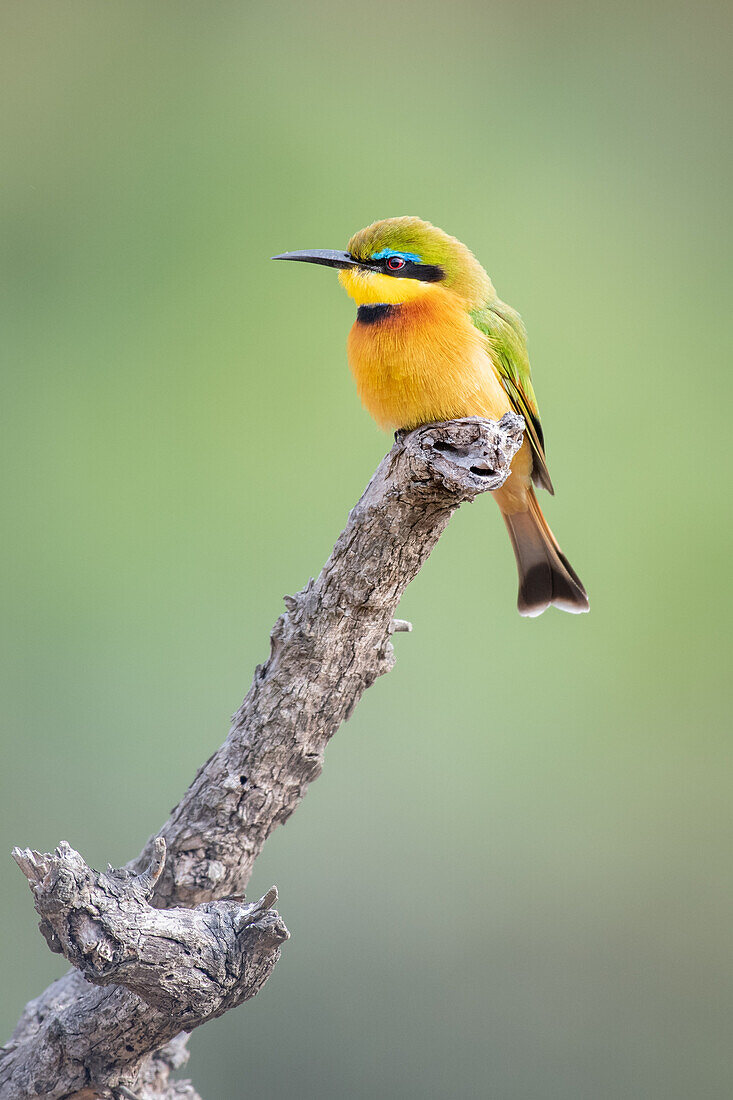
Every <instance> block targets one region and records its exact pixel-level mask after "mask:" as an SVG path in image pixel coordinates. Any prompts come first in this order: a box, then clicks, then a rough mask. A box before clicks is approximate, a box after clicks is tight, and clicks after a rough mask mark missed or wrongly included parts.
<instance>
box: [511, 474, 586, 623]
mask: <svg viewBox="0 0 733 1100" xmlns="http://www.w3.org/2000/svg"><path fill="white" fill-rule="evenodd" d="M530 492H531V495H530V506H529V511H527V512H515V513H514V514H513V515H504V522H505V523H506V525H507V530H508V531H509V537H510V538H511V540H512V546H513V547H514V556H515V558H516V559H517V571H518V573H519V595H518V597H517V608H518V610H519V614H520V615H529V616H534V615H541V614H542V612H543V611H546V610H547V608H548V607H549V606H550V605H551V604H553V605H554V606H555V607H559V608H560V609H561V610H562V611H570V612H572V613H573V614H576V615H577V614H579V613H580V612H581V611H588V609H589V606H590V605H589V603H588V596H587V594H586V591H585V588H583V584H582V581H581V580H580V577H579V576H578V574H577V573H576V572H575V570H574V569H573V567H572V565H571V564H570V562H569V561H568V559H567V558H566V557H565V555H564V554H563V552H562V550H561V549H560V547H559V546H558V544H557V540H556V539H555V536H554V535H553V533H552V531H551V530H550V528H549V527H548V526H547V520H546V519H545V517H544V516H543V515H542V512H541V510H540V506H539V504H538V503H537V498H536V497H535V495H534V492H533V491H530Z"/></svg>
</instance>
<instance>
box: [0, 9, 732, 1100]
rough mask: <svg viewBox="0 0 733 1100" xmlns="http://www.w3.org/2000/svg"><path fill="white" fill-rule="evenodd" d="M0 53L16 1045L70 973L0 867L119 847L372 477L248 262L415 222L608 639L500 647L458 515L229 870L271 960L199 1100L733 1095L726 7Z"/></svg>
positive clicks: (361, 443) (391, 23) (161, 804)
mask: <svg viewBox="0 0 733 1100" xmlns="http://www.w3.org/2000/svg"><path fill="white" fill-rule="evenodd" d="M0 24H1V29H2V55H3V56H2V71H3V86H4V94H3V96H2V103H1V106H0V111H1V112H2V123H3V153H2V222H3V226H2V237H3V249H4V251H5V259H4V260H3V263H2V276H3V280H4V283H5V288H4V293H3V296H2V298H3V312H4V313H5V319H4V320H3V322H2V355H3V359H4V366H3V383H2V426H1V427H2V430H1V434H0V447H1V448H2V466H3V479H2V480H3V485H2V516H3V528H4V532H3V538H2V550H1V553H2V563H1V569H2V646H3V653H2V676H3V686H2V699H3V702H2V715H3V730H2V778H1V788H0V799H1V805H0V823H1V829H0V840H1V848H2V852H3V853H4V855H3V857H2V858H3V861H4V862H3V863H2V868H3V869H2V883H3V886H2V891H1V898H0V922H1V924H2V929H3V936H2V960H1V962H0V967H1V973H2V983H1V984H2V989H3V996H2V1003H1V1005H0V1011H1V1013H2V1021H0V1023H1V1024H2V1027H1V1028H0V1032H2V1035H3V1036H7V1035H8V1034H9V1033H10V1031H11V1029H12V1026H13V1025H14V1023H15V1020H16V1019H17V1016H18V1014H19V1012H20V1010H21V1008H22V1006H23V1004H24V1003H25V1001H26V1000H27V999H29V998H30V997H31V996H33V995H35V994H37V993H38V992H40V990H41V989H42V988H44V986H45V985H46V984H47V983H48V981H49V980H50V979H51V978H52V977H53V976H55V975H56V974H58V973H60V972H61V971H62V970H63V969H64V964H63V961H62V960H59V959H58V958H56V957H54V956H51V955H50V954H49V952H48V950H47V948H46V946H45V944H44V942H43V940H42V939H41V937H40V936H39V935H38V932H37V930H36V921H35V917H34V913H33V909H32V904H31V898H30V895H29V892H28V888H27V886H26V884H25V881H24V879H23V877H22V876H21V875H20V874H19V873H18V871H17V870H16V868H15V866H14V865H13V863H12V862H11V860H10V857H9V849H10V847H11V845H12V844H16V843H17V844H22V845H31V846H33V847H36V848H40V849H42V850H43V849H48V848H52V847H53V846H54V845H55V844H56V843H58V841H59V840H61V839H62V838H65V839H68V840H69V841H70V842H71V843H72V844H73V845H74V846H75V847H77V848H78V849H79V850H80V851H81V852H82V853H83V854H84V856H85V857H86V858H87V859H88V860H89V861H90V862H92V863H93V864H95V865H97V866H99V865H104V864H105V863H106V862H107V861H108V860H110V861H111V862H113V863H121V862H124V861H125V860H127V859H128V858H130V857H131V856H133V855H135V854H136V853H137V852H138V851H139V849H140V848H141V846H142V844H143V842H144V841H145V840H146V838H147V837H148V836H149V834H151V833H152V832H154V831H155V830H156V829H157V827H158V826H159V825H160V823H161V822H162V821H163V820H164V819H165V817H166V816H167V812H168V809H169V808H170V807H171V806H172V805H173V804H174V803H175V802H176V801H177V799H178V797H179V796H180V794H181V793H182V791H183V790H184V789H185V787H186V786H187V784H188V782H189V781H190V779H191V778H192V776H193V774H194V772H195V770H196V768H197V767H198V765H199V764H200V763H201V762H202V761H203V760H205V759H206V757H207V756H208V755H209V754H210V753H211V752H212V751H213V750H214V749H215V748H216V747H217V746H218V745H219V743H220V742H221V741H222V739H223V737H224V736H225V734H226V731H227V728H228V718H229V715H230V714H231V713H232V712H233V711H234V710H235V708H236V707H237V706H238V704H239V702H240V700H241V698H242V696H243V694H244V692H245V690H246V688H247V687H248V685H249V681H250V677H251V672H252V669H253V667H254V665H255V664H256V663H257V662H258V661H260V660H262V659H263V657H264V656H265V655H266V654H267V651H268V631H269V629H270V626H271V624H272V623H273V621H274V620H275V618H276V617H277V615H278V614H279V613H280V611H281V610H282V601H281V596H282V594H283V593H285V592H292V591H294V590H296V589H298V588H299V587H301V586H302V585H303V584H304V582H305V581H307V579H308V577H309V576H311V575H312V574H314V573H316V572H317V570H318V569H319V568H320V566H321V565H322V563H323V561H324V560H325V558H326V556H327V554H328V553H329V551H330V548H331V546H332V544H333V542H334V539H335V537H336V536H337V534H338V533H339V531H340V529H341V527H342V526H343V523H344V521H345V518H346V515H347V512H348V509H349V508H350V507H351V505H352V504H353V503H354V502H355V500H356V499H357V497H358V495H359V493H360V491H361V489H362V488H363V486H364V484H365V483H366V481H367V479H368V478H369V476H370V474H371V472H372V470H373V468H374V467H375V465H376V463H377V462H378V460H379V459H380V457H381V455H382V454H383V452H384V451H385V450H386V448H387V447H388V445H389V442H390V440H389V438H388V437H386V436H384V435H382V434H380V433H379V431H378V430H377V429H376V428H375V427H374V426H373V424H372V423H371V421H370V420H369V418H368V417H367V415H366V414H365V413H364V412H363V411H362V410H361V409H360V408H359V404H358V401H357V398H356V394H355V392H354V388H353V384H352V381H351V379H350V377H349V373H348V370H347V368H346V363H345V350H344V344H345V339H346V333H347V330H348V327H349V325H350V324H351V320H352V316H353V305H352V304H351V303H350V302H349V300H348V299H347V298H346V296H345V295H344V294H343V292H342V291H341V290H340V288H339V287H338V286H337V285H336V279H335V276H334V275H333V273H330V272H327V271H325V270H321V269H315V268H304V267H298V266H296V265H281V264H271V263H269V262H268V257H269V256H270V255H272V254H273V253H275V252H281V251H283V250H286V249H291V248H304V247H309V246H320V247H332V248H342V247H344V246H345V244H346V242H347V240H348V238H349V236H350V235H351V233H352V232H353V231H355V230H356V229H359V228H360V227H361V226H363V225H365V224H367V223H368V222H370V221H372V220H374V219H375V218H379V217H387V216H394V215H398V214H405V213H410V214H413V213H414V214H419V215H421V216H422V217H425V218H428V219H430V220H432V221H434V222H435V223H436V224H438V225H441V226H443V227H444V228H445V229H447V230H448V231H449V232H452V233H454V234H456V235H457V236H458V237H460V238H461V239H463V240H465V241H466V242H467V243H468V244H469V245H470V246H471V247H472V248H473V250H474V251H475V252H476V253H477V255H478V256H479V257H480V258H481V260H482V261H483V262H484V264H485V265H486V267H487V268H488V270H489V272H490V274H491V275H492V277H493V279H494V282H495V284H496V286H497V288H498V291H499V293H500V294H501V296H502V297H504V298H505V299H506V300H507V301H509V302H510V303H512V304H513V305H515V306H516V307H517V308H518V309H520V311H521V312H522V314H523V316H524V318H525V321H526V322H527V325H528V328H529V332H530V350H531V353H532V361H533V365H534V374H535V382H536V388H537V391H538V394H539V398H540V405H541V408H542V413H543V420H544V423H545V428H546V434H547V437H548V440H549V457H550V466H551V469H552V473H553V478H554V480H555V484H556V487H557V496H556V498H555V499H554V500H551V501H550V500H549V499H548V498H546V497H545V498H544V501H543V503H545V504H546V512H547V515H548V517H549V520H550V522H551V524H552V526H553V528H554V529H555V530H556V532H557V533H558V535H559V537H560V539H561V542H562V544H563V547H564V548H565V549H566V551H567V553H568V555H569V557H570V558H571V560H572V562H573V564H574V565H575V566H576V567H577V569H578V571H579V572H580V574H581V576H582V577H583V579H584V580H585V582H586V584H587V587H588V589H589V592H590V594H591V601H592V607H593V609H592V612H591V614H590V615H589V616H584V617H581V618H575V617H571V616H567V615H562V614H559V613H557V612H551V613H548V614H546V615H545V616H543V617H542V618H541V619H539V620H534V621H528V620H523V619H520V618H519V617H518V616H517V614H516V612H515V610H514V602H515V588H516V585H515V573H514V564H513V560H512V554H511V551H510V548H509V544H508V540H507V538H506V534H505V531H504V528H503V524H501V522H500V520H499V516H498V514H497V512H496V510H495V509H494V508H493V507H492V506H491V504H490V502H489V501H487V500H482V501H480V502H478V503H477V504H476V505H475V506H474V507H471V508H464V509H463V510H462V512H461V513H460V514H458V515H457V516H456V517H455V519H454V520H453V522H452V523H451V525H450V528H449V529H448V531H447V532H446V534H445V535H444V537H443V539H442V540H441V543H440V545H439V546H438V548H437V550H436V551H435V553H434V554H433V556H432V558H431V560H430V561H429V563H428V564H427V566H426V567H425V569H424V570H423V572H422V574H421V575H420V577H419V578H418V579H417V580H416V581H415V583H414V584H413V585H412V587H411V589H410V590H409V592H408V593H407V595H406V597H405V599H404V601H403V604H402V610H401V614H402V615H404V616H405V617H406V618H409V619H411V620H412V621H413V623H414V626H415V630H414V633H413V634H411V635H409V636H400V637H398V638H397V639H396V647H397V650H398V663H397V667H396V669H395V671H394V672H392V673H391V674H390V675H389V676H388V677H384V678H383V679H381V680H380V681H379V682H378V683H377V684H376V685H375V687H373V688H372V690H371V691H369V692H368V693H367V695H366V696H365V698H364V699H363V701H362V703H361V705H360V707H359V709H358V711H357V713H356V715H355V716H354V718H353V719H352V720H351V722H350V723H349V724H348V725H347V726H346V727H344V728H343V729H342V730H341V731H340V732H339V733H338V735H337V736H336V738H335V739H334V741H333V742H332V744H331V746H330V748H329V750H328V754H327V759H326V768H325V771H324V774H323V776H322V777H321V778H320V779H319V780H318V782H317V784H316V785H315V786H314V787H313V789H312V790H311V791H310V793H309V795H308V798H307V799H306V801H305V803H304V804H303V806H302V807H301V808H300V809H299V811H298V813H297V814H296V816H295V817H294V818H292V819H291V821H290V822H289V823H288V825H287V827H286V828H285V829H281V830H279V831H278V832H277V833H276V834H275V835H274V836H273V837H272V839H271V841H270V842H269V844H268V846H267V848H266V850H265V852H264V853H263V855H262V857H261V859H260V860H259V862H258V864H257V868H256V872H255V875H254V879H253V882H252V892H253V893H254V894H257V893H261V892H263V891H264V889H266V888H267V887H268V886H270V884H271V883H272V882H276V883H277V884H278V886H279V888H280V892H281V911H282V913H283V916H284V918H285V920H286V922H287V924H288V926H289V927H290V929H291V932H292V940H291V941H290V943H289V944H287V945H286V947H285V949H284V952H283V958H282V961H281V963H280V965H279V966H278V968H277V970H276V972H275V974H274V975H273V977H272V979H271V980H270V982H269V983H268V985H267V986H266V988H265V990H264V991H263V993H262V995H261V996H260V997H258V998H257V1000H256V1001H254V1002H252V1003H250V1004H248V1005H246V1006H244V1007H242V1008H240V1009H238V1010H237V1011H235V1012H232V1013H230V1014H229V1015H227V1016H226V1017H225V1018H224V1019H222V1020H221V1021H219V1022H217V1023H215V1024H213V1025H209V1026H207V1027H206V1028H204V1029H202V1030H201V1031H200V1032H198V1033H196V1034H195V1035H194V1036H193V1038H192V1040H191V1049H192V1061H191V1064H190V1066H189V1071H190V1074H191V1076H192V1077H193V1078H194V1081H195V1082H196V1084H197V1087H198V1088H199V1089H200V1091H201V1093H202V1095H203V1096H204V1097H205V1100H221V1098H223V1100H229V1098H237V1097H240V1096H250V1095H252V1096H254V1095H266V1096H268V1097H272V1098H276V1100H284V1098H290V1097H298V1098H304V1100H310V1098H312V1100H316V1098H317V1100H341V1098H344V1097H353V1098H357V1100H362V1098H364V1100H366V1098H373V1097H405V1098H411V1100H412V1098H415V1100H417V1098H422V1097H440V1098H469V1097H492V1098H498V1100H554V1098H557V1100H581V1098H582V1100H585V1098H594V1100H611V1098H614V1100H615V1098H621V1097H634V1098H637V1097H638V1098H654V1100H657V1098H659V1100H661V1098H664V1100H677V1098H679V1100H688V1098H692V1097H695V1098H713V1097H715V1098H717V1097H720V1098H723V1097H726V1098H727V1097H730V1095H731V1093H732V1091H733V1086H732V1084H731V1076H732V1073H733V1058H732V1057H731V1037H730V1028H731V1010H732V1009H733V942H732V937H731V932H730V928H731V912H732V909H733V877H732V875H731V859H730V849H731V831H732V829H733V799H732V798H731V794H732V791H733V782H732V779H733V776H732V775H731V767H730V760H731V747H730V742H729V736H728V708H729V698H730V696H729V691H730V679H731V677H730V671H729V669H730V657H731V653H730V646H729V642H728V630H729V614H730V605H729V604H728V605H727V606H726V604H725V595H726V588H727V581H728V562H729V556H730V552H731V519H730V509H729V500H730V490H729V485H728V465H727V462H726V461H725V460H726V455H725V452H724V448H723V440H722V438H721V436H722V434H723V433H722V432H721V430H720V429H719V427H718V423H717V420H718V417H717V414H716V410H719V409H724V410H725V411H726V413H727V412H728V411H729V408H730V404H729V403H730V398H731V381H730V379H731V372H730V361H731V347H730V336H729V331H730V327H729V325H728V324H726V322H727V315H728V314H729V312H730V296H731V290H732V289H733V287H732V286H731V281H730V277H729V267H728V261H729V257H730V243H729V242H728V241H726V239H725V237H726V232H727V229H728V228H729V216H728V215H726V214H725V213H724V208H725V205H726V203H727V200H728V199H729V194H730V178H731V168H732V167H733V166H732V165H731V157H730V151H729V150H730V143H729V142H728V141H727V137H728V135H727V127H728V122H729V116H730V102H729V101H730V92H731V84H732V83H733V79H732V78H731V73H730V65H729V59H728V56H727V52H728V47H729V44H730V36H731V27H730V23H729V20H728V17H727V15H726V8H725V6H724V5H723V4H708V3H700V4H697V5H694V6H692V5H688V4H682V3H680V4H678V5H677V4H665V5H658V4H655V3H646V4H645V3H642V4H639V3H634V4H628V5H625V4H621V5H618V4H615V5H600V4H588V3H582V4H581V3H566V2H559V3H554V4H548V3H544V2H530V0H519V2H513V3H509V2H508V0H504V2H502V3H488V4H487V3H478V2H477V3H470V2H459V3H451V4H438V3H437V2H435V0H433V2H432V3H422V4H418V3H413V2H402V3H399V4H387V3H384V2H381V0H380V2H371V3H370V4H369V5H355V4H351V3H344V2H343V0H342V2H335V0H334V2H318V3H309V4H299V3H296V2H294V0H277V2H270V3H267V4H264V3H255V4H250V3H217V4H204V3H191V2H189V0H183V2H178V3H165V2H163V3H158V4H150V3H144V2H141V0H126V2H125V3H119V2H113V3H104V4H101V3H77V2H73V3H70V2H66V0H58V2H56V3H53V4H49V3H45V4H44V3H28V2H27V0H23V2H19V0H14V2H6V3H4V4H3V6H2V12H1V13H0ZM724 325H725V327H724ZM721 419H722V418H721ZM284 441H285V447H284ZM727 457H728V458H729V455H728V456H727Z"/></svg>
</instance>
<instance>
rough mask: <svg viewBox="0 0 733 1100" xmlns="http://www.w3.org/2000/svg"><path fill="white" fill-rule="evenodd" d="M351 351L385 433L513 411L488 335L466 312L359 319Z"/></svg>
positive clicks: (427, 310)
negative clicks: (487, 342) (491, 354)
mask: <svg viewBox="0 0 733 1100" xmlns="http://www.w3.org/2000/svg"><path fill="white" fill-rule="evenodd" d="M462 313H463V315H461V314H462ZM348 353H349V365H350V367H351V370H352V373H353V375H354V378H355V380H356V385H357V388H358V391H359V396H360V397H361V400H362V403H363V404H364V406H365V408H366V409H367V411H368V412H369V413H370V414H371V415H372V416H373V417H374V419H375V420H376V421H377V423H378V424H380V425H381V426H382V427H384V428H414V427H416V426H417V425H418V424H426V423H430V422H431V421H434V420H452V419H455V418H456V417H459V416H488V417H491V418H493V419H498V418H499V417H501V416H502V415H503V414H504V413H505V412H507V411H508V410H509V409H510V408H511V403H510V401H509V397H508V396H507V393H506V391H505V389H504V387H503V386H502V384H501V382H500V381H499V379H498V378H497V376H496V373H495V371H494V369H493V366H492V363H491V359H490V357H489V352H488V349H487V347H486V345H485V343H484V341H483V338H482V336H481V334H480V333H479V331H478V330H477V329H476V328H475V326H474V325H473V324H472V323H471V320H470V318H469V317H468V316H467V315H465V312H463V311H460V312H459V311H457V310H445V309H443V310H442V311H439V310H436V309H434V308H432V307H430V306H426V304H425V303H417V304H416V305H415V306H409V307H407V306H403V307H400V308H398V309H395V310H391V311H388V312H387V313H386V315H385V316H384V318H383V319H382V320H380V321H378V322H377V323H374V324H364V323H361V322H359V321H357V323H356V324H355V325H354V326H353V328H352V330H351V333H350V335H349V343H348Z"/></svg>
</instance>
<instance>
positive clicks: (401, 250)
mask: <svg viewBox="0 0 733 1100" xmlns="http://www.w3.org/2000/svg"><path fill="white" fill-rule="evenodd" d="M273 259H276V260H303V261H305V262H306V263H315V264H324V265H326V266H327V267H336V268H339V269H340V270H339V281H340V282H341V284H342V286H343V287H344V288H345V289H346V291H347V292H348V294H349V295H350V296H351V297H352V298H353V299H354V301H355V302H356V303H357V305H360V306H361V305H377V304H380V303H387V304H389V305H398V304H401V303H404V302H411V301H414V300H415V299H416V298H420V297H423V296H425V295H429V294H443V293H445V292H449V293H451V294H454V295H456V296H458V297H459V298H461V299H462V300H463V301H464V303H465V305H466V307H467V308H468V309H476V308H477V307H478V306H480V305H482V304H483V303H484V302H486V301H490V300H491V298H493V297H494V288H493V286H492V285H491V280H490V279H489V277H488V275H487V274H486V272H485V271H484V269H483V268H482V266H481V264H480V263H479V262H478V260H477V259H476V257H475V256H474V255H473V253H472V252H470V251H469V250H468V249H467V248H466V246H465V245H464V244H461V242H460V241H458V240H456V238H455V237H450V236H448V234H447V233H444V232H443V230H442V229H438V228H437V226H435V225H431V224H430V222H424V221H422V220H421V219H420V218H412V217H405V218H386V219H385V220H384V221H379V222H374V223H373V224H372V225H369V226H367V228H366V229H361V230H360V231H359V232H358V233H355V234H354V236H353V237H352V238H351V240H350V241H349V244H348V249H347V251H346V252H333V251H330V250H326V249H319V250H305V251H302V252H285V253H284V254H283V255H282V256H274V257H273Z"/></svg>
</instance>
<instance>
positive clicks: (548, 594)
mask: <svg viewBox="0 0 733 1100" xmlns="http://www.w3.org/2000/svg"><path fill="white" fill-rule="evenodd" d="M273 258H274V259H276V260H303V261H305V262H306V263H313V264H324V265H325V266H326V267H335V268H338V269H339V281H340V282H341V285H342V286H343V287H344V288H345V289H346V291H347V293H348V294H349V295H350V296H351V297H352V298H353V299H354V301H355V302H356V304H357V306H358V309H357V313H356V322H355V324H354V326H353V328H352V329H351V333H350V334H349V341H348V356H349V364H350V366H351V370H352V372H353V374H354V378H355V379H356V385H357V388H358V391H359V396H360V397H361V400H362V402H363V403H364V405H365V406H366V408H367V409H368V411H369V412H370V413H371V415H372V416H373V417H374V419H375V420H376V421H377V423H378V424H380V425H381V426H382V427H384V428H393V429H394V428H404V429H411V428H416V427H418V426H419V425H421V424H428V423H431V422H433V421H437V420H453V419H456V418H457V417H463V416H484V417H490V418H491V419H494V420H498V419H500V417H501V416H503V414H504V413H505V412H508V411H509V410H514V411H515V412H518V413H521V415H522V416H523V417H524V419H525V422H526V430H525V436H524V442H523V443H522V446H521V448H520V449H519V451H518V452H517V454H516V455H515V456H514V459H513V461H512V470H511V474H510V476H509V478H508V480H507V481H506V482H505V483H504V485H503V486H502V487H501V489H497V490H496V491H495V492H494V493H493V496H494V498H495V500H496V502H497V504H498V505H499V508H500V509H501V514H502V515H503V517H504V522H505V523H506V526H507V529H508V531H509V537H510V539H511V540H512V546H513V547H514V555H515V557H516V559H517V569H518V572H519V597H518V600H517V606H518V608H519V613H520V615H540V614H541V613H542V612H543V611H544V610H545V609H546V608H548V607H549V606H550V604H554V606H555V607H559V608H561V609H562V610H563V611H572V612H580V611H587V610H588V597H587V595H586V592H585V589H584V588H583V585H582V583H581V581H580V579H579V577H578V575H577V574H576V573H575V571H574V569H573V568H572V566H571V565H570V563H569V562H568V560H567V558H566V557H565V555H564V554H563V552H562V550H561V549H560V547H559V546H558V543H557V540H556V539H555V536H554V535H553V533H552V531H551V530H550V528H549V527H548V525H547V521H546V520H545V517H544V516H543V515H542V512H541V510H540V506H539V504H538V502H537V497H536V496H535V491H534V486H533V482H534V485H537V486H539V487H541V488H542V489H547V490H548V492H550V493H552V492H553V491H554V490H553V487H552V482H551V481H550V474H549V472H548V469H547V462H546V460H545V444H544V437H543V434H542V425H541V424H540V416H539V411H538V409H537V401H536V398H535V395H534V389H533V387H532V376H531V373H530V369H529V358H528V356H527V342H526V333H525V329H524V325H523V323H522V319H521V317H520V316H519V314H518V313H517V312H516V311H515V310H513V309H512V308H511V306H508V305H506V304H505V303H504V302H502V301H501V299H500V298H498V297H497V294H496V291H495V290H494V287H493V285H492V282H491V279H490V278H489V276H488V275H487V274H486V272H485V271H484V269H483V267H482V266H481V264H480V263H479V262H478V260H477V259H476V258H475V256H474V255H473V253H471V252H470V251H469V250H468V249H467V248H466V246H465V245H464V244H461V242H460V241H458V240H456V238H455V237H449V236H448V234H447V233H444V232H443V230H442V229H438V228H437V227H436V226H434V225H430V223H429V222H424V221H421V219H420V218H411V217H407V218H388V219H386V220H385V221H378V222H374V224H373V225H370V226H367V228H366V229H362V230H361V231H360V232H359V233H357V234H356V235H355V236H353V237H352V238H351V240H350V241H349V244H348V250H347V251H346V252H335V251H331V250H326V249H317V250H313V251H300V252H286V253H284V254H283V255H282V256H275V257H273Z"/></svg>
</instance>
